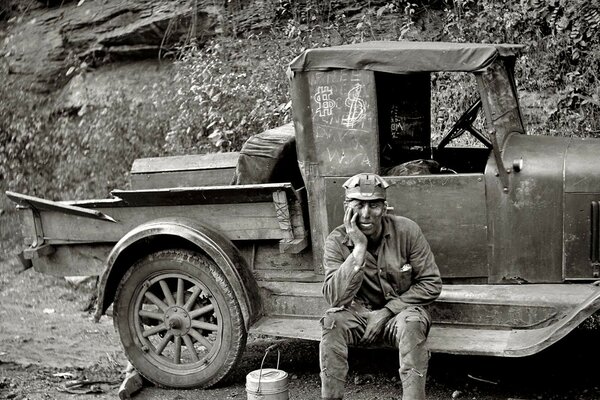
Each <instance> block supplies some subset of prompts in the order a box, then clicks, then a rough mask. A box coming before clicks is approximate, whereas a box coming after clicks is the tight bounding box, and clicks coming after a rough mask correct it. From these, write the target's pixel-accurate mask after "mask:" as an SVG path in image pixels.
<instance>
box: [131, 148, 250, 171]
mask: <svg viewBox="0 0 600 400" xmlns="http://www.w3.org/2000/svg"><path fill="white" fill-rule="evenodd" d="M238 157H239V153H238V152H230V153H209V154H190V155H184V156H171V157H149V158H138V159H137V160H134V161H133V165H132V166H131V174H132V175H133V174H149V173H160V172H168V171H199V170H207V169H222V168H225V169H227V168H228V169H231V168H234V169H235V166H236V165H237V160H238Z"/></svg>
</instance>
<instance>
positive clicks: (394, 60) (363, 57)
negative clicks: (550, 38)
mask: <svg viewBox="0 0 600 400" xmlns="http://www.w3.org/2000/svg"><path fill="white" fill-rule="evenodd" d="M523 47H524V46H522V45H516V44H485V43H448V42H389V41H375V42H364V43H357V44H349V45H342V46H334V47H323V48H315V49H309V50H306V51H305V52H303V53H302V54H300V55H299V56H298V57H296V58H295V59H294V60H293V61H292V62H291V63H290V68H291V70H292V71H294V72H296V71H325V70H330V69H355V70H362V69H365V70H371V71H378V72H388V73H397V74H398V73H410V72H434V71H457V72H472V71H477V70H480V69H482V68H485V67H486V66H488V65H489V64H491V63H492V62H493V61H494V60H495V59H496V58H497V57H514V56H516V55H517V54H518V53H519V52H520V51H521V50H522V49H523Z"/></svg>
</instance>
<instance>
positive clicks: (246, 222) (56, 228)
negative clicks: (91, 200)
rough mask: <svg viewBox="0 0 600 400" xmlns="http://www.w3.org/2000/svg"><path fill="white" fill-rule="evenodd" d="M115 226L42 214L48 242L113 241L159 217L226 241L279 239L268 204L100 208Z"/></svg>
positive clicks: (107, 223)
mask: <svg viewBox="0 0 600 400" xmlns="http://www.w3.org/2000/svg"><path fill="white" fill-rule="evenodd" d="M100 211H103V212H106V213H110V214H111V215H113V216H114V218H115V220H116V221H118V223H109V222H106V221H102V220H96V219H89V218H83V217H79V216H76V215H68V214H63V213H61V212H57V211H47V212H44V213H42V224H43V226H44V237H45V240H47V241H48V242H49V243H65V242H117V241H118V240H119V239H121V237H123V235H125V233H127V232H129V231H130V230H131V229H133V228H135V227H137V226H139V225H141V224H143V223H145V222H148V221H152V220H155V219H159V218H166V217H181V218H192V219H194V220H196V221H199V222H201V223H203V224H205V225H207V226H210V227H212V228H214V229H216V230H218V231H220V232H221V233H223V234H224V235H225V236H226V237H228V238H229V239H230V240H259V239H282V233H281V229H280V228H279V223H278V222H277V217H276V215H275V210H274V208H273V204H272V202H269V203H240V204H235V205H234V206H232V205H231V204H203V205H186V206H171V207H167V206H164V207H115V208H107V209H100Z"/></svg>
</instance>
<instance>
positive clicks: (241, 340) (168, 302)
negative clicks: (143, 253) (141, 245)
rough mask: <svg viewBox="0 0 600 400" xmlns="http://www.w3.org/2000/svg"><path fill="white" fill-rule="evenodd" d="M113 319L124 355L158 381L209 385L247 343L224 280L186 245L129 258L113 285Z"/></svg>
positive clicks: (181, 385) (180, 385)
mask: <svg viewBox="0 0 600 400" xmlns="http://www.w3.org/2000/svg"><path fill="white" fill-rule="evenodd" d="M114 323H115V327H116V329H117V331H118V332H119V335H120V337H121V342H122V343H123V347H124V349H125V353H126V355H127V357H128V358H129V361H130V362H131V363H132V364H133V366H134V367H135V368H136V369H137V370H138V371H139V372H140V374H142V375H143V376H144V377H146V378H147V379H148V380H150V381H152V382H154V383H156V384H158V385H161V386H168V387H174V388H192V387H209V386H212V385H214V384H216V383H217V382H219V381H220V380H222V379H223V378H225V377H226V376H227V374H228V373H229V372H230V371H231V370H232V368H233V367H234V366H235V364H236V363H237V361H238V360H239V358H240V357H241V355H242V352H243V350H244V346H245V345H246V329H245V326H244V322H243V319H242V313H241V311H240V306H239V303H238V301H237V299H236V298H235V295H234V293H233V290H232V289H231V286H230V284H229V283H228V282H227V279H226V278H225V276H224V275H223V273H222V272H221V271H220V270H219V268H218V267H217V266H216V264H215V263H214V262H213V261H212V260H210V259H209V258H207V257H206V256H204V255H201V254H198V253H194V252H191V251H187V250H165V251H160V252H157V253H154V254H151V255H149V256H147V257H146V258H144V259H142V260H140V261H138V262H137V263H136V264H134V265H133V266H132V267H131V268H130V269H129V270H128V271H127V273H126V274H125V276H124V277H123V279H122V280H121V282H120V284H119V288H118V289H117V294H116V299H115V305H114Z"/></svg>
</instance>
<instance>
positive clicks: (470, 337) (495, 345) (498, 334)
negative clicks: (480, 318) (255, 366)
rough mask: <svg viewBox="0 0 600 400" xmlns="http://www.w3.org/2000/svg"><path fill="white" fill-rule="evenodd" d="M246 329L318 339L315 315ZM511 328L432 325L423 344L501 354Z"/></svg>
mask: <svg viewBox="0 0 600 400" xmlns="http://www.w3.org/2000/svg"><path fill="white" fill-rule="evenodd" d="M250 332H251V333H254V334H261V335H267V336H276V337H288V338H300V339H306V340H317V341H318V340H321V326H320V324H319V318H286V317H263V318H261V319H260V320H259V321H257V322H256V323H255V324H254V325H253V326H252V327H251V328H250ZM511 334H512V331H509V330H506V331H499V330H475V329H468V328H454V327H453V328H446V327H440V326H437V325H434V326H433V327H432V328H431V331H430V333H429V338H428V340H427V346H428V348H429V350H430V351H432V352H438V353H451V354H473V355H475V354H476V355H487V356H502V355H504V351H505V349H506V347H507V343H508V340H509V338H510V335H511Z"/></svg>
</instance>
